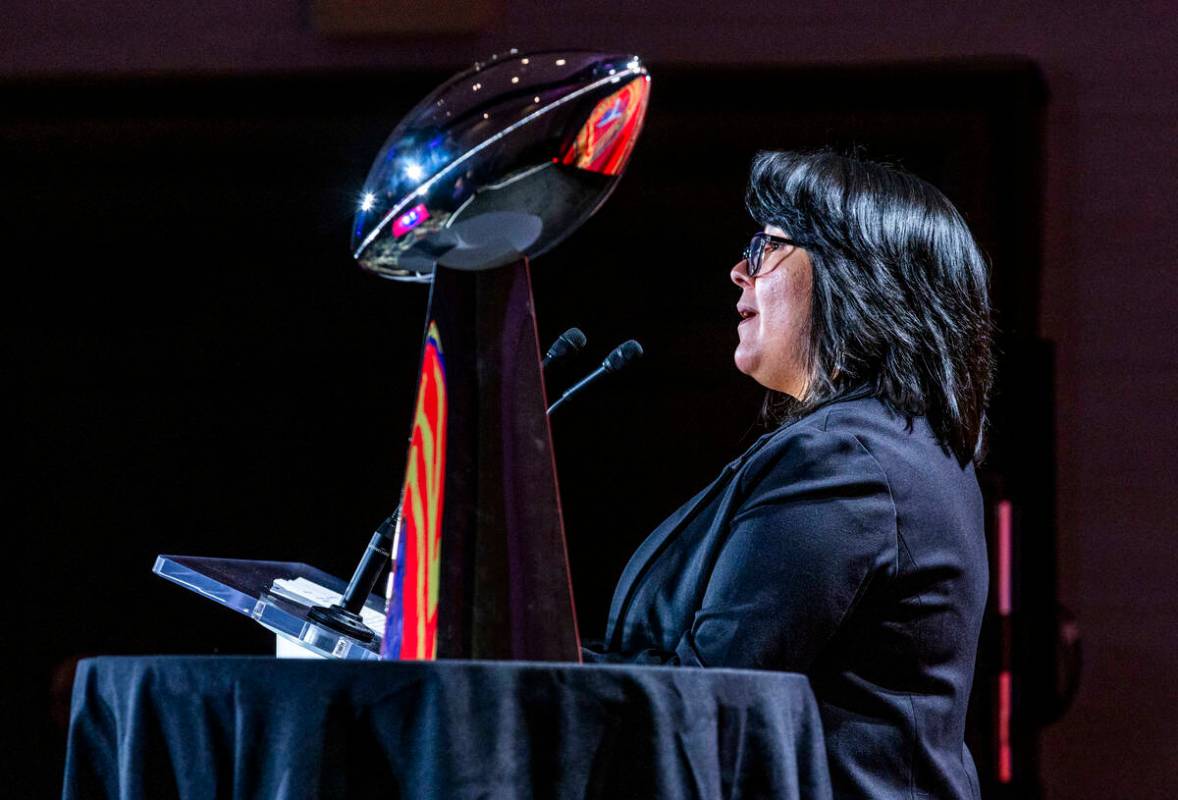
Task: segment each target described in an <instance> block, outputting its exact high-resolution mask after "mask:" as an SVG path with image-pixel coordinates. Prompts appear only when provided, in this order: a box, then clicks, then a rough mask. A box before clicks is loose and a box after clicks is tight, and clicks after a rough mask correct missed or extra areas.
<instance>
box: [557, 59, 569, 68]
mask: <svg viewBox="0 0 1178 800" xmlns="http://www.w3.org/2000/svg"><path fill="white" fill-rule="evenodd" d="M567 63H568V62H567V61H565V60H564V59H563V58H558V59H556V66H558V67H563V66H564V65H565V64H567Z"/></svg>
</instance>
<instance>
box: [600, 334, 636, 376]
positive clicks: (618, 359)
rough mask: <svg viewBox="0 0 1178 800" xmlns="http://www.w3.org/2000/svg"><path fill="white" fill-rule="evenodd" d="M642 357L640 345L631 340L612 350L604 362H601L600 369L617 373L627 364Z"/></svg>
mask: <svg viewBox="0 0 1178 800" xmlns="http://www.w3.org/2000/svg"><path fill="white" fill-rule="evenodd" d="M641 356H642V345H640V344H638V342H636V341H634V340H633V339H631V340H630V341H628V342H622V343H621V344H620V345H618V346H617V347H615V348H614V349H613V352H611V353H610V354H609V355H608V356H606V357H605V361H603V362H601V368H602V369H604V370H605V371H606V372H617V371H618V370H620V369H621V368H622V367H624V366H626V365H627V364H629V363H630V362H631V361H633V360H634V359H636V358H639V357H641Z"/></svg>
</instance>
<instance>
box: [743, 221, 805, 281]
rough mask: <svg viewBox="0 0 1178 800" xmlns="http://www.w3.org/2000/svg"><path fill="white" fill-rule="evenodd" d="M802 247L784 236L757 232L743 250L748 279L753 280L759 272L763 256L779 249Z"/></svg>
mask: <svg viewBox="0 0 1178 800" xmlns="http://www.w3.org/2000/svg"><path fill="white" fill-rule="evenodd" d="M786 246H789V247H803V246H804V245H803V244H802V243H801V242H799V241H796V240H794V239H790V238H788V237H786V236H774V235H773V234H770V233H764V232H758V233H754V234H753V238H752V239H750V240H749V244H748V247H746V248H745V249H744V253H743V255H744V260H745V261H746V262H748V268H747V270H746V272H747V273H748V276H749V277H750V278H755V277H757V275H759V274H760V272H761V265H762V264H763V263H764V261H765V254H766V253H772V252H773V251H774V250H776V249H777V248H779V247H786Z"/></svg>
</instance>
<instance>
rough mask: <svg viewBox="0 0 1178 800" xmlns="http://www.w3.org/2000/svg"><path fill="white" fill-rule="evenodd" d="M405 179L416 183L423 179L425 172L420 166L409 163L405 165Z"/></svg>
mask: <svg viewBox="0 0 1178 800" xmlns="http://www.w3.org/2000/svg"><path fill="white" fill-rule="evenodd" d="M405 177H406V178H408V179H409V180H411V181H413V182H414V183H416V182H417V181H419V180H421V179H422V178H424V177H425V170H424V169H422V168H421V164H418V163H417V162H416V161H410V162H409V163H408V164H406V165H405Z"/></svg>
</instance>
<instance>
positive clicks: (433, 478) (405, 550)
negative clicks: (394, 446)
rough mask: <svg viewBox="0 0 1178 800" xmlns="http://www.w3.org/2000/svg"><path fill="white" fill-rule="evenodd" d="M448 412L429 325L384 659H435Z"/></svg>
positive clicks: (441, 363) (434, 332) (438, 346)
mask: <svg viewBox="0 0 1178 800" xmlns="http://www.w3.org/2000/svg"><path fill="white" fill-rule="evenodd" d="M446 412H447V401H446V362H445V359H444V358H443V356H442V341H441V337H440V335H439V333H438V325H437V323H436V322H430V325H429V329H428V331H427V332H426V338H425V351H424V353H423V355H422V359H421V379H420V381H419V382H418V387H417V409H416V411H415V412H414V417H413V434H412V437H411V439H410V443H409V463H408V465H407V466H406V469H405V486H404V489H403V490H402V493H401V497H402V500H401V527H400V529H399V530H398V531H397V538H396V541H395V543H394V545H393V558H394V559H395V562H394V570H393V586H392V591H391V593H390V596H389V608H388V617H387V619H386V623H385V637H384V643H383V645H382V647H381V656H382V657H383V658H386V659H433V658H436V657H437V654H438V636H437V634H438V580H439V570H440V565H441V561H440V555H441V545H442V505H443V500H444V495H443V489H444V485H443V484H444V483H445V477H446Z"/></svg>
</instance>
